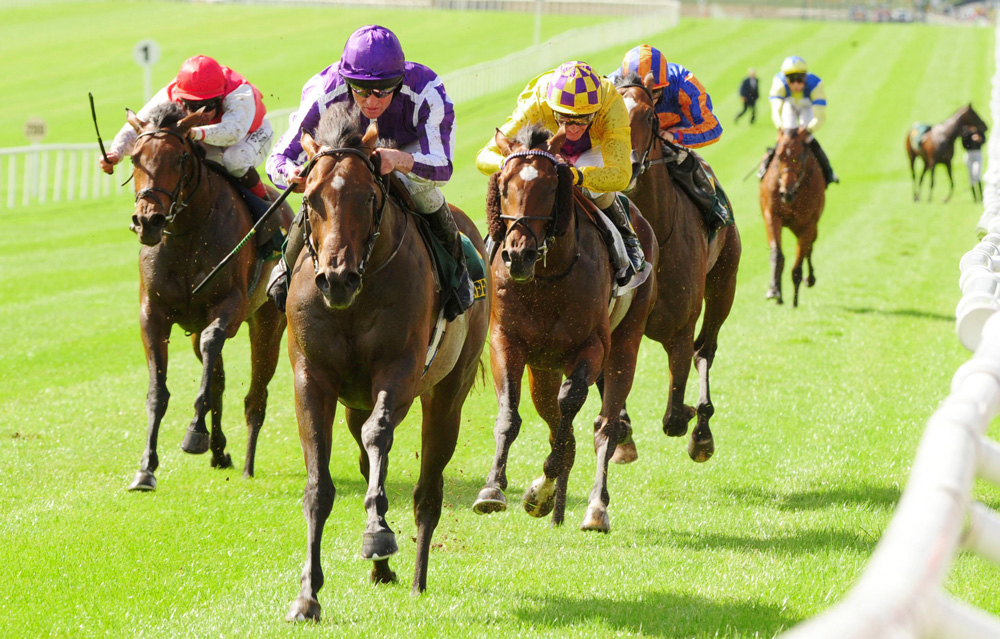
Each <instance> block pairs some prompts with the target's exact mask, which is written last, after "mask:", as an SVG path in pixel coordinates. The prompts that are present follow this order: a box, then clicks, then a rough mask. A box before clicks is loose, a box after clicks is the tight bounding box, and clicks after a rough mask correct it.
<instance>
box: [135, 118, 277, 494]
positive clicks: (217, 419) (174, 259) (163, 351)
mask: <svg viewBox="0 0 1000 639" xmlns="http://www.w3.org/2000/svg"><path fill="white" fill-rule="evenodd" d="M149 118H150V119H149V121H148V122H143V121H142V120H140V119H139V118H138V117H137V116H136V115H135V114H134V113H132V112H131V111H129V112H128V122H129V124H131V125H132V127H133V128H134V129H135V130H136V132H137V133H138V134H139V136H138V138H137V139H136V141H135V148H134V150H133V152H132V164H133V169H132V176H133V178H134V181H135V190H136V194H135V211H134V213H133V215H132V230H134V231H135V232H136V234H137V235H138V236H139V241H140V242H142V250H141V251H140V253H139V323H140V326H141V329H142V343H143V346H144V348H145V351H146V363H147V365H148V367H149V392H148V394H147V395H146V410H147V413H148V416H149V432H148V436H147V440H146V450H145V452H144V453H143V455H142V462H141V466H140V468H139V471H138V472H137V473H136V476H135V479H134V480H133V482H132V484H131V485H130V486H129V490H154V489H155V488H156V479H155V477H154V475H153V473H154V471H156V469H157V466H158V465H159V457H158V456H157V454H156V444H157V438H158V436H159V431H160V423H161V421H162V420H163V415H164V413H165V412H166V410H167V401H168V399H169V398H170V393H169V392H168V391H167V344H168V342H169V340H170V331H171V328H172V327H173V325H174V324H176V325H178V326H180V327H181V328H182V329H184V330H185V331H186V332H187V333H188V334H190V335H191V344H192V346H193V347H194V353H195V355H196V356H197V357H198V359H199V360H201V362H202V367H203V368H202V376H201V385H200V387H199V389H198V395H197V397H196V398H195V405H194V407H195V415H194V419H193V420H192V421H191V425H190V426H189V427H188V430H187V434H186V435H185V437H184V441H183V443H182V444H181V449H182V450H184V451H185V452H188V453H193V454H200V453H204V452H206V451H208V450H209V449H211V451H212V466H213V467H217V468H229V467H231V466H232V461H231V459H230V456H229V454H228V453H226V450H225V448H226V436H225V435H224V434H223V432H222V392H223V388H224V387H225V379H226V378H225V372H224V369H223V365H222V347H223V345H224V344H225V341H226V339H227V338H230V337H232V336H234V335H236V332H237V330H238V329H239V327H240V324H242V323H243V322H244V321H246V322H247V323H248V324H249V325H250V348H251V362H252V368H251V379H250V389H249V391H248V392H247V395H246V399H245V400H244V407H245V415H246V422H247V456H246V462H245V464H244V466H243V475H244V476H245V477H251V476H253V472H254V453H255V450H256V447H257V436H258V434H259V433H260V427H261V425H262V424H263V422H264V412H265V409H266V407H267V384H268V382H270V381H271V377H272V376H273V375H274V369H275V366H276V365H277V362H278V352H279V349H280V345H281V344H280V343H281V335H282V333H283V332H284V330H285V318H284V316H283V315H281V313H279V312H278V310H277V309H276V308H275V307H274V305H273V304H269V303H267V297H266V295H265V291H264V287H263V286H256V287H254V283H255V282H256V281H257V280H258V279H259V275H260V273H261V272H264V273H269V272H270V269H271V267H272V266H274V261H273V260H272V261H269V262H267V263H266V264H263V265H261V264H258V263H257V261H258V253H257V249H256V246H248V247H245V248H244V249H243V250H242V251H240V253H238V254H237V257H236V259H235V260H234V261H233V262H232V263H231V264H230V265H229V266H228V267H227V268H226V269H224V270H223V271H220V273H219V275H218V277H216V278H215V279H213V280H212V281H211V282H210V284H209V285H207V286H206V287H205V288H204V289H203V290H201V291H199V292H198V294H197V295H195V294H193V293H192V289H194V287H195V286H196V285H197V284H198V283H199V282H201V281H202V280H203V279H204V278H205V276H206V275H207V274H208V273H209V271H211V270H212V268H213V267H214V266H215V265H216V264H217V263H218V262H219V261H220V260H221V259H222V258H223V257H225V256H226V255H227V254H228V253H229V251H230V250H231V249H232V248H233V247H234V246H236V245H237V243H238V242H239V241H240V239H241V238H243V237H244V236H245V235H246V234H247V233H248V232H249V231H250V228H251V226H252V222H251V217H250V212H249V210H248V208H247V205H246V203H245V202H244V201H243V198H242V196H241V195H240V193H239V191H238V190H237V188H236V187H234V186H233V185H232V184H231V183H230V182H229V180H228V179H227V178H225V177H223V176H222V175H221V174H220V173H219V172H217V171H216V170H213V169H211V168H210V167H209V166H208V165H207V164H206V163H205V162H204V160H203V159H202V158H203V155H202V151H201V149H198V148H197V147H196V144H195V143H193V142H191V141H190V140H189V139H188V137H187V133H188V130H189V129H190V128H191V127H193V126H200V125H203V124H206V123H207V120H208V119H209V118H208V117H206V116H205V115H204V114H201V112H198V113H195V114H192V115H185V113H184V111H183V110H182V109H181V107H180V106H179V105H177V104H174V103H168V104H164V105H162V106H160V107H157V108H156V109H154V110H153V112H152V113H151V114H150V116H149ZM281 213H282V215H283V226H284V227H285V228H287V226H288V223H289V222H290V221H291V218H292V210H291V208H290V207H288V206H284V207H283V208H282V211H281ZM251 244H252V243H251ZM209 411H211V413H212V433H211V436H209V434H208V431H207V430H206V428H205V416H206V414H207V413H208V412H209Z"/></svg>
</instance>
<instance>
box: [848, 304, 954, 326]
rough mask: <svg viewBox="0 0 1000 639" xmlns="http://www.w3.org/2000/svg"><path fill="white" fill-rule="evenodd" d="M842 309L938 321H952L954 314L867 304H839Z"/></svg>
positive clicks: (849, 311) (868, 313)
mask: <svg viewBox="0 0 1000 639" xmlns="http://www.w3.org/2000/svg"><path fill="white" fill-rule="evenodd" d="M841 308H842V309H844V310H845V311H847V312H848V313H854V314H856V315H872V314H876V315H891V316H896V317H913V318H916V319H928V320H937V321H940V322H954V321H955V316H954V315H945V314H943V313H934V312H932V311H921V310H918V309H915V308H897V309H881V308H871V307H869V306H861V307H851V306H841Z"/></svg>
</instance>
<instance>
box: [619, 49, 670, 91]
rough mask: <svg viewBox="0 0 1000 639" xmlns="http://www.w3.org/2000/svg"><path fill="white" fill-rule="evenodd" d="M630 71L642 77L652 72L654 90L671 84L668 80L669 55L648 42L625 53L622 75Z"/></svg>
mask: <svg viewBox="0 0 1000 639" xmlns="http://www.w3.org/2000/svg"><path fill="white" fill-rule="evenodd" d="M629 73H635V74H637V75H638V76H639V77H640V78H645V77H646V74H647V73H652V74H653V89H654V90H655V89H662V88H663V87H665V86H667V85H668V84H670V82H669V81H668V80H667V57H666V56H665V55H663V54H662V53H661V52H660V50H659V49H657V48H655V47H651V46H649V45H648V44H640V45H639V46H637V47H634V48H632V49H629V51H628V53H626V54H625V58H624V59H623V60H622V76H625V75H628V74H629Z"/></svg>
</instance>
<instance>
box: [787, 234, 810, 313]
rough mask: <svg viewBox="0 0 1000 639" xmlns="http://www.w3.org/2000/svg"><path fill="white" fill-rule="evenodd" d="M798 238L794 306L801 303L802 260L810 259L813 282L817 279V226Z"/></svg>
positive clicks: (793, 273)
mask: <svg viewBox="0 0 1000 639" xmlns="http://www.w3.org/2000/svg"><path fill="white" fill-rule="evenodd" d="M798 240H799V241H798V244H797V246H796V251H795V265H794V266H793V267H792V284H793V285H794V286H795V296H794V297H793V298H792V306H793V307H798V305H799V285H800V284H802V262H803V261H804V260H806V259H808V260H809V263H810V265H809V273H810V275H809V276H810V277H811V278H812V279H813V283H815V281H816V278H815V277H813V275H812V247H813V243H814V242H815V241H816V230H815V226H814V227H813V228H812V229H810V230H807V231H804V232H803V233H802V235H800V236H799V238H798ZM810 286H812V284H810Z"/></svg>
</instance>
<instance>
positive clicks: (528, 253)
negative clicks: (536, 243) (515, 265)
mask: <svg viewBox="0 0 1000 639" xmlns="http://www.w3.org/2000/svg"><path fill="white" fill-rule="evenodd" d="M521 259H522V261H524V262H525V263H527V264H531V263H532V262H534V261H535V260H537V259H538V251H537V250H535V249H527V250H525V251H524V253H522V254H521Z"/></svg>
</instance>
